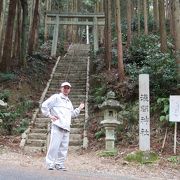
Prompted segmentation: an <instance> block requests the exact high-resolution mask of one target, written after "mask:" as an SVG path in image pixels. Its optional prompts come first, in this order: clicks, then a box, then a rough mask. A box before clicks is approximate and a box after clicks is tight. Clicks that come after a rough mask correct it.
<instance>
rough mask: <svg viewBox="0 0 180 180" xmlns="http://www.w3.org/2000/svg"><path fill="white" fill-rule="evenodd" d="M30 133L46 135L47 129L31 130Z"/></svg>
mask: <svg viewBox="0 0 180 180" xmlns="http://www.w3.org/2000/svg"><path fill="white" fill-rule="evenodd" d="M31 133H43V134H47V129H35V128H33V129H31Z"/></svg>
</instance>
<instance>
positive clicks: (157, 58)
mask: <svg viewBox="0 0 180 180" xmlns="http://www.w3.org/2000/svg"><path fill="white" fill-rule="evenodd" d="M126 63H127V65H126V73H127V74H128V75H129V76H130V78H131V79H132V80H133V81H134V82H135V81H138V75H139V74H149V75H150V88H151V93H152V95H155V96H157V97H163V96H167V95H169V93H170V91H171V87H172V88H173V87H175V86H176V63H175V58H174V57H173V56H172V53H171V52H170V51H169V52H167V53H165V54H164V53H161V51H160V45H159V36H156V35H148V36H145V35H143V36H141V37H138V38H134V39H133V41H132V44H131V47H130V49H129V54H128V55H127V59H126Z"/></svg>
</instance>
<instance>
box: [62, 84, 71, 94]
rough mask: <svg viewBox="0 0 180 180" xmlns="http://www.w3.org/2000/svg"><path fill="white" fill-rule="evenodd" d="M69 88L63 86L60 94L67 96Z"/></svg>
mask: <svg viewBox="0 0 180 180" xmlns="http://www.w3.org/2000/svg"><path fill="white" fill-rule="evenodd" d="M70 91H71V88H70V87H69V86H63V87H61V92H62V93H63V94H64V95H65V96H68V94H69V93H70Z"/></svg>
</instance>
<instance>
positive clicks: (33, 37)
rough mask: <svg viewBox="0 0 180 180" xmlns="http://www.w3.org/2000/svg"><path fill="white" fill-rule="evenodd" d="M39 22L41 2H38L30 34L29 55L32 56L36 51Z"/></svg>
mask: <svg viewBox="0 0 180 180" xmlns="http://www.w3.org/2000/svg"><path fill="white" fill-rule="evenodd" d="M38 21H39V0H36V2H35V9H34V14H33V22H32V26H31V30H30V33H29V41H28V54H32V53H33V51H34V50H35V45H36V35H37V34H36V33H37V30H38Z"/></svg>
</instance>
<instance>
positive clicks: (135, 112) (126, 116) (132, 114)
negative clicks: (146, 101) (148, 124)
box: [119, 102, 139, 123]
mask: <svg viewBox="0 0 180 180" xmlns="http://www.w3.org/2000/svg"><path fill="white" fill-rule="evenodd" d="M119 116H120V117H121V118H122V119H123V121H124V122H129V123H135V122H138V120H139V105H138V102H135V103H131V104H130V103H128V104H127V105H126V106H125V108H124V109H123V110H122V111H120V112H119Z"/></svg>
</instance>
